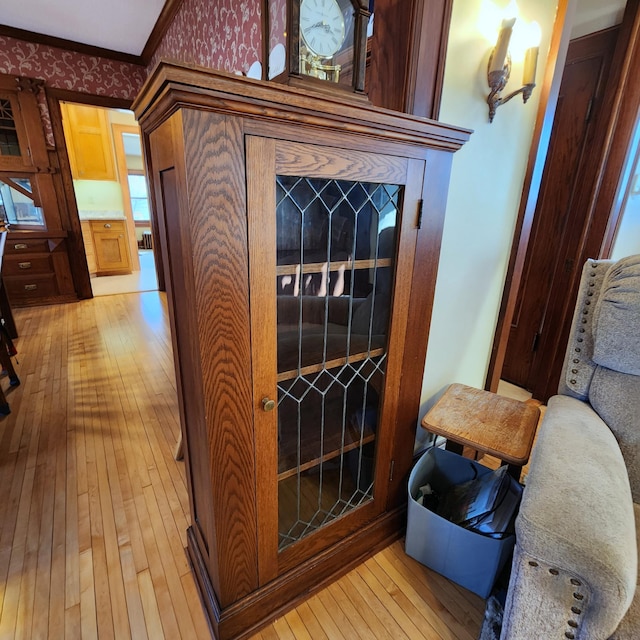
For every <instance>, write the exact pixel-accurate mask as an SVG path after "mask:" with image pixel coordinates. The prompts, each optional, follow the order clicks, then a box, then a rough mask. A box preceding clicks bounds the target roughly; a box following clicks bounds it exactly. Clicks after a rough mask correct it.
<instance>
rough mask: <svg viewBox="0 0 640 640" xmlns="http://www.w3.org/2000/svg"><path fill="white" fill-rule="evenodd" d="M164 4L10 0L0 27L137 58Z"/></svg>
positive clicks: (0, 15)
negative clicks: (61, 39) (69, 41)
mask: <svg viewBox="0 0 640 640" xmlns="http://www.w3.org/2000/svg"><path fill="white" fill-rule="evenodd" d="M164 4H165V0H106V1H105V0H53V1H52V0H14V1H13V2H8V1H4V2H2V11H1V12H0V23H1V24H3V25H5V26H8V27H15V28H17V29H25V30H27V31H33V32H35V33H39V34H43V35H47V36H54V37H56V38H64V39H65V40H73V41H75V42H81V43H83V44H89V45H93V46H96V47H102V48H104V49H112V50H113V51H121V52H124V53H130V54H133V55H140V54H141V53H142V50H143V49H144V45H145V44H146V42H147V39H148V38H149V35H150V34H151V31H152V30H153V27H154V25H155V23H156V21H157V19H158V16H159V15H160V12H161V11H162V7H163V5H164Z"/></svg>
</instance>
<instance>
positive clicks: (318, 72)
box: [300, 0, 345, 82]
mask: <svg viewBox="0 0 640 640" xmlns="http://www.w3.org/2000/svg"><path fill="white" fill-rule="evenodd" d="M344 39H345V21H344V15H343V13H342V10H341V8H340V5H339V4H338V2H337V1H336V0H302V2H301V3H300V40H301V42H300V72H301V73H302V74H304V75H308V76H313V77H316V78H320V79H321V80H329V81H332V82H338V81H339V78H340V64H336V63H335V62H334V60H333V57H334V56H335V54H336V53H337V52H338V51H339V50H340V48H341V47H342V44H343V43H344Z"/></svg>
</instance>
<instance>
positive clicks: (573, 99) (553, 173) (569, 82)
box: [502, 30, 618, 400]
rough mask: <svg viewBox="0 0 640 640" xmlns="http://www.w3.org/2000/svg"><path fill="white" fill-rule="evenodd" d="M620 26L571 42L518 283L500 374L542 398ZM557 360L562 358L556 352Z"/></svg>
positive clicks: (553, 378)
mask: <svg viewBox="0 0 640 640" xmlns="http://www.w3.org/2000/svg"><path fill="white" fill-rule="evenodd" d="M617 33H618V31H617V30H608V31H606V32H601V33H598V34H594V35H591V36H586V37H584V38H580V39H578V40H576V41H573V42H572V43H571V45H570V47H569V52H568V56H567V63H566V66H565V70H564V75H563V80H562V85H561V89H560V96H559V100H558V107H557V110H556V116H555V120H554V125H553V131H552V134H551V140H550V145H549V152H548V155H547V161H546V164H545V169H544V175H543V179H542V185H541V189H540V196H539V199H538V204H537V207H536V213H535V218H534V223H533V228H532V233H531V242H530V244H529V249H528V251H527V257H526V262H525V268H524V272H523V278H522V283H521V286H520V290H519V293H518V300H517V304H516V310H515V313H514V318H513V323H512V326H511V332H510V336H509V342H508V345H507V351H506V355H505V362H504V366H503V370H502V378H503V379H505V380H507V381H509V382H512V383H513V384H516V385H518V386H520V387H524V388H525V389H528V390H529V391H532V392H533V395H534V397H536V398H538V399H540V400H546V399H547V398H548V396H549V395H550V394H552V393H554V389H555V388H556V387H557V381H558V379H559V375H560V371H559V368H558V366H557V364H554V365H552V364H551V363H556V362H557V361H558V359H557V358H554V356H555V351H556V350H557V348H561V347H559V346H558V342H559V340H558V339H557V338H558V336H559V334H560V333H561V331H562V327H561V326H558V324H557V323H553V322H551V321H550V319H552V318H554V317H557V316H558V315H563V314H558V309H560V308H563V309H564V308H568V307H569V308H572V307H573V304H574V300H575V292H573V291H571V290H570V287H568V286H567V283H568V282H570V281H572V280H573V277H572V276H573V275H574V274H575V272H576V270H580V269H581V267H582V264H581V261H580V260H579V252H580V246H581V239H582V236H583V234H584V233H585V225H586V223H587V216H586V212H585V211H584V210H583V209H584V207H583V206H581V200H582V199H581V198H580V197H579V196H580V194H581V192H582V191H583V190H585V189H589V188H590V185H589V175H588V173H589V172H588V171H586V167H587V166H588V165H589V159H590V154H591V153H593V148H592V144H593V140H594V137H595V132H596V130H597V127H598V122H599V115H600V109H599V106H600V103H601V96H602V94H603V91H604V88H605V86H606V81H607V77H608V73H609V69H610V64H611V57H612V55H613V51H614V48H615V44H616V38H617ZM560 362H561V360H560Z"/></svg>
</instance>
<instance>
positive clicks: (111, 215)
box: [78, 209, 126, 220]
mask: <svg viewBox="0 0 640 640" xmlns="http://www.w3.org/2000/svg"><path fill="white" fill-rule="evenodd" d="M78 215H79V217H80V220H126V218H125V215H124V213H123V212H122V211H87V210H82V209H80V210H79V211H78Z"/></svg>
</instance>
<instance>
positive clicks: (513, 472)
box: [507, 464, 522, 482]
mask: <svg viewBox="0 0 640 640" xmlns="http://www.w3.org/2000/svg"><path fill="white" fill-rule="evenodd" d="M507 466H508V467H509V469H508V470H507V473H508V474H509V475H510V476H511V477H512V478H515V479H516V480H517V481H518V482H520V476H521V475H522V465H517V464H510V465H507Z"/></svg>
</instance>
